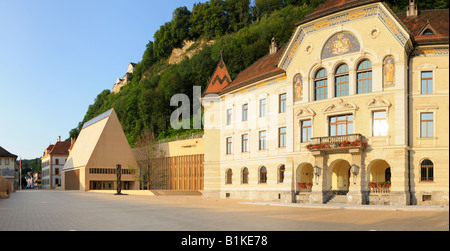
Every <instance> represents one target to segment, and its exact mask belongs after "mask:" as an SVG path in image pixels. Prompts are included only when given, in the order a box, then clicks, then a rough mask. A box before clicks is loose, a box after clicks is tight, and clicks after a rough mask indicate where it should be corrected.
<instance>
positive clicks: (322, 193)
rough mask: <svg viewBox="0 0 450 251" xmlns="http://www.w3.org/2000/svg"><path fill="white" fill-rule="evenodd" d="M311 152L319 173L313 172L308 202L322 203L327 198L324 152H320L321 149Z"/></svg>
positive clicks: (326, 173) (326, 169)
mask: <svg viewBox="0 0 450 251" xmlns="http://www.w3.org/2000/svg"><path fill="white" fill-rule="evenodd" d="M312 154H313V156H314V159H315V163H314V165H315V166H318V167H319V168H320V175H319V176H316V175H315V174H314V178H313V187H312V190H311V195H310V203H311V204H323V203H325V201H326V200H327V199H328V194H327V191H328V187H327V184H328V182H327V179H328V168H327V165H326V158H325V153H322V152H321V151H313V152H312Z"/></svg>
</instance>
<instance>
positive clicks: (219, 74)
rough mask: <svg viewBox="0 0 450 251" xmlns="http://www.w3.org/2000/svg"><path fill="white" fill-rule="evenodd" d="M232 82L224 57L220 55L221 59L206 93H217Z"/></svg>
mask: <svg viewBox="0 0 450 251" xmlns="http://www.w3.org/2000/svg"><path fill="white" fill-rule="evenodd" d="M229 84H231V77H230V74H228V70H227V67H226V66H225V62H224V61H223V57H220V61H219V63H218V64H217V67H216V71H215V72H214V74H213V75H212V77H211V81H210V82H209V84H208V86H207V87H206V90H205V92H204V95H205V94H212V93H214V94H217V93H219V92H220V91H221V90H223V89H224V88H225V87H227V86H228V85H229Z"/></svg>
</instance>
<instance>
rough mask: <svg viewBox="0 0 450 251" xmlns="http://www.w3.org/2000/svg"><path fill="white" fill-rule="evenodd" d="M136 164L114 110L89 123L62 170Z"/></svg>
mask: <svg viewBox="0 0 450 251" xmlns="http://www.w3.org/2000/svg"><path fill="white" fill-rule="evenodd" d="M68 143H69V144H70V142H68ZM116 164H121V165H122V166H123V167H126V166H127V165H135V164H136V160H135V159H134V156H133V153H132V152H131V148H130V145H129V144H128V141H127V138H126V136H125V133H124V132H123V129H122V126H121V125H120V121H119V119H118V117H117V115H116V113H115V111H114V109H111V110H108V111H107V112H105V113H102V114H100V115H99V116H97V117H95V118H93V119H92V120H90V121H88V122H86V123H85V124H84V126H83V129H82V130H81V131H80V134H79V135H78V138H77V141H76V144H74V146H73V148H72V150H71V151H70V153H69V157H68V158H67V162H66V163H65V164H64V167H63V169H62V171H63V172H65V171H70V170H73V169H78V168H86V167H87V166H94V167H102V168H103V167H109V168H114V167H115V166H116Z"/></svg>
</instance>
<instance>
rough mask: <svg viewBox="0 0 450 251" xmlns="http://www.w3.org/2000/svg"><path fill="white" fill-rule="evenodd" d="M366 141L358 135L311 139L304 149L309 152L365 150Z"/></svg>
mask: <svg viewBox="0 0 450 251" xmlns="http://www.w3.org/2000/svg"><path fill="white" fill-rule="evenodd" d="M366 147H367V141H366V140H364V137H363V136H362V135H361V134H359V133H355V134H347V135H340V136H329V137H315V138H311V144H308V145H307V146H306V148H307V149H308V150H310V151H340V150H347V149H365V148H366Z"/></svg>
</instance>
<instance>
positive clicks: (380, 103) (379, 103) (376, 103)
mask: <svg viewBox="0 0 450 251" xmlns="http://www.w3.org/2000/svg"><path fill="white" fill-rule="evenodd" d="M391 105H392V104H391V102H389V100H387V99H384V98H382V97H375V98H373V99H371V100H370V102H369V103H368V104H367V106H368V107H369V108H378V107H391Z"/></svg>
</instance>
